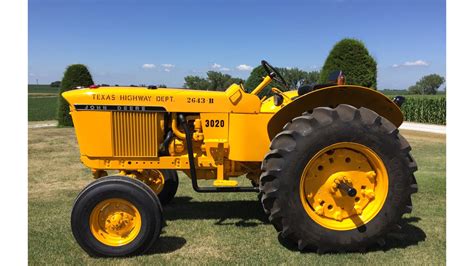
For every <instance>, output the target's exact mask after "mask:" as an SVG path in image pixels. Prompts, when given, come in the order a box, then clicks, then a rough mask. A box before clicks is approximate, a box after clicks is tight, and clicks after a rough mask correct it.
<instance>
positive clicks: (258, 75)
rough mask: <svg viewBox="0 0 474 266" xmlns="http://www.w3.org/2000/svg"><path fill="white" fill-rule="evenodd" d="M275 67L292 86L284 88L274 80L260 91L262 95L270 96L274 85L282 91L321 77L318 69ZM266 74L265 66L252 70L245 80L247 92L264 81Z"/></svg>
mask: <svg viewBox="0 0 474 266" xmlns="http://www.w3.org/2000/svg"><path fill="white" fill-rule="evenodd" d="M275 68H276V70H277V71H278V72H279V73H280V74H281V75H282V76H283V78H284V79H285V81H286V82H287V83H288V85H289V86H290V88H284V87H283V86H282V85H281V84H280V83H277V82H274V81H272V82H271V83H270V84H269V85H268V86H266V87H265V88H264V89H263V90H262V91H261V92H260V93H259V95H260V96H261V97H264V96H270V95H271V88H272V87H276V88H278V89H280V90H282V91H286V90H288V89H297V88H298V85H299V86H301V85H304V84H311V83H316V82H317V81H318V79H319V72H318V71H312V72H306V71H304V70H301V69H298V68H290V69H287V68H280V67H275ZM266 75H268V74H267V72H266V71H265V69H264V68H263V66H258V67H255V68H254V69H253V70H252V72H250V76H249V77H248V78H247V81H245V84H244V87H245V90H246V91H247V92H251V91H252V90H253V89H255V87H257V86H258V84H260V83H261V82H262V80H263V78H264V77H265V76H266Z"/></svg>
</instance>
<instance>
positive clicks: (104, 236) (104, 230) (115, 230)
mask: <svg viewBox="0 0 474 266" xmlns="http://www.w3.org/2000/svg"><path fill="white" fill-rule="evenodd" d="M89 223H90V230H91V232H92V234H93V235H94V237H95V238H96V239H97V240H98V241H100V242H101V243H102V244H105V245H107V246H114V247H117V246H123V245H126V244H128V243H130V242H132V241H133V240H134V239H135V238H136V237H137V235H138V233H139V232H140V228H141V225H142V220H141V216H140V212H138V210H137V208H136V207H135V206H134V205H133V204H132V203H130V202H129V201H127V200H124V199H119V198H112V199H106V200H104V201H101V202H99V204H97V205H96V206H95V207H94V209H93V210H92V213H91V215H90V217H89Z"/></svg>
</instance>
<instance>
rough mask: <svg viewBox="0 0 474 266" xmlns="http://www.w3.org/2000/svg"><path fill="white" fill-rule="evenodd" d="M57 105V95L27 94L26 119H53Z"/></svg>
mask: <svg viewBox="0 0 474 266" xmlns="http://www.w3.org/2000/svg"><path fill="white" fill-rule="evenodd" d="M57 106H58V97H57V96H35V97H32V96H29V97H28V121H44V120H55V119H56V112H57Z"/></svg>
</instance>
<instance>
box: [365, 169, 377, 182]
mask: <svg viewBox="0 0 474 266" xmlns="http://www.w3.org/2000/svg"><path fill="white" fill-rule="evenodd" d="M376 175H377V174H376V173H375V172H374V171H369V172H367V173H366V176H367V178H368V179H369V180H370V181H373V180H374V178H375V176H376Z"/></svg>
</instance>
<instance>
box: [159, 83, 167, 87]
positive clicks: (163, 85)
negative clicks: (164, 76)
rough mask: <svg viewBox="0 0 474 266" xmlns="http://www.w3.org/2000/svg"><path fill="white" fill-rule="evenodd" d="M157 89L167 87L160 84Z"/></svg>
mask: <svg viewBox="0 0 474 266" xmlns="http://www.w3.org/2000/svg"><path fill="white" fill-rule="evenodd" d="M158 88H168V87H166V85H165V84H160V85H158Z"/></svg>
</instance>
